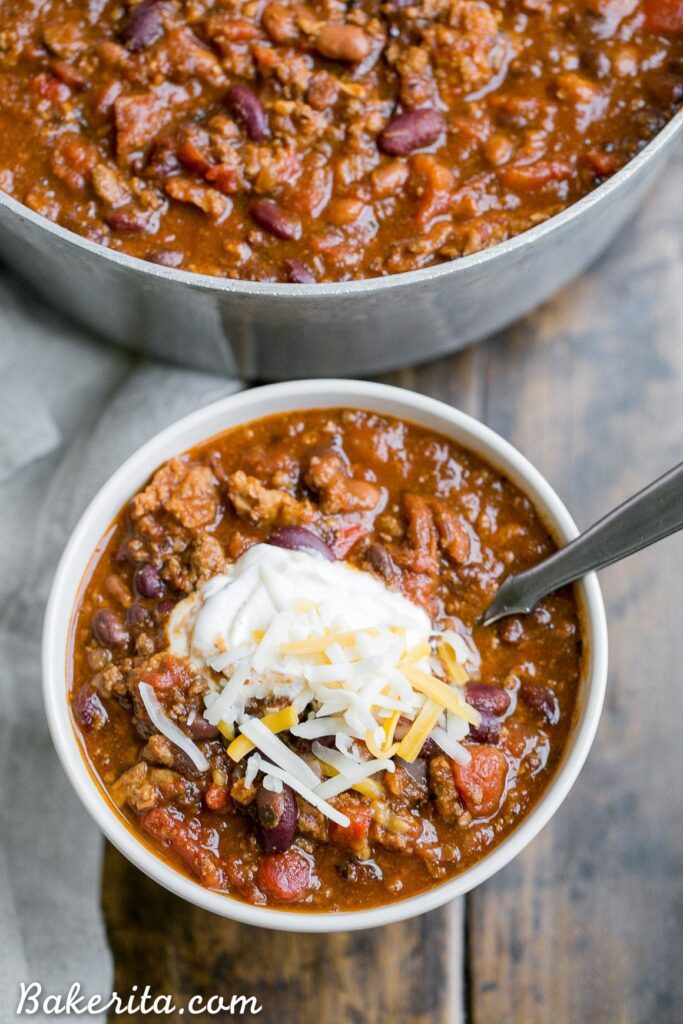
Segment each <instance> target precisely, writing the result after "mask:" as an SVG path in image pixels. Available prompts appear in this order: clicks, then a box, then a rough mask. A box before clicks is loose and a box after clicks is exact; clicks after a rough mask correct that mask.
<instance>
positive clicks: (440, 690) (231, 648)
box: [167, 544, 480, 801]
mask: <svg viewBox="0 0 683 1024" xmlns="http://www.w3.org/2000/svg"><path fill="white" fill-rule="evenodd" d="M304 595H305V596H304ZM458 628H459V632H456V631H455V629H454V628H446V629H444V630H441V631H434V630H433V628H432V624H431V623H430V621H429V617H428V616H427V614H426V613H425V612H424V610H423V609H422V608H420V607H419V606H417V605H416V604H414V603H412V602H411V601H409V600H408V599H407V598H406V597H404V596H403V595H401V594H399V593H397V592H395V591H391V590H389V588H387V587H386V586H385V584H384V583H382V582H381V581H380V580H378V579H377V578H376V577H374V576H372V574H370V573H366V572H363V571H362V570H359V569H356V568H354V567H352V566H351V565H348V564H347V563H345V562H342V561H336V562H327V561H325V560H324V559H321V558H318V557H314V556H312V555H311V554H310V553H307V552H303V551H289V550H285V549H282V548H276V547H272V546H271V545H268V544H256V545H254V546H253V547H252V548H250V549H249V550H248V551H247V552H245V553H244V554H243V555H242V556H241V557H240V558H239V559H238V560H237V562H235V563H234V564H233V565H231V566H228V567H227V568H226V570H225V572H224V573H222V574H220V575H218V576H215V577H213V578H212V579H211V580H209V581H208V582H207V583H206V584H204V586H203V587H202V588H201V589H200V590H199V591H197V592H196V593H194V594H191V595H190V596H189V597H187V598H186V599H185V600H184V601H181V602H179V604H178V605H176V607H175V608H174V610H173V612H172V614H171V617H170V619H169V623H168V626H167V629H168V633H169V643H170V648H171V650H172V652H173V653H175V654H177V655H178V656H180V657H183V658H187V660H188V661H189V663H190V666H191V668H192V670H193V671H194V672H196V673H197V674H198V675H200V676H203V678H204V679H205V681H206V685H207V691H206V695H205V710H204V715H205V717H206V719H207V721H209V722H211V723H212V724H213V725H216V726H217V727H218V729H219V731H220V732H221V734H222V735H223V736H224V737H225V739H226V740H227V741H228V743H227V744H226V746H227V752H228V754H229V756H230V758H231V759H233V760H234V761H240V760H241V759H243V758H245V757H246V756H247V755H251V756H250V758H249V761H248V764H249V766H250V768H251V770H256V766H257V765H258V764H259V763H260V761H259V760H258V759H257V758H255V754H254V752H257V753H258V758H261V759H263V758H267V759H268V761H269V762H272V763H273V764H274V765H275V766H276V768H278V769H279V770H280V771H281V772H286V773H287V775H288V778H289V777H291V778H296V779H298V782H299V783H300V784H301V785H303V786H306V787H307V789H308V790H310V791H311V792H313V791H314V790H315V791H316V792H317V791H318V787H319V786H323V787H325V788H323V789H322V794H323V795H325V794H327V795H332V794H333V793H341V792H344V790H346V789H351V788H355V789H356V790H357V791H359V792H362V793H364V795H366V796H368V797H370V799H372V800H374V801H376V800H381V799H382V797H383V795H384V788H383V786H382V785H381V782H380V781H379V780H378V779H376V778H373V776H374V775H376V774H379V773H381V772H383V771H391V770H393V767H394V760H393V759H394V758H395V757H397V756H401V757H403V758H404V759H405V760H408V761H411V760H414V759H415V758H416V757H417V756H418V755H419V752H420V750H421V748H422V746H423V744H424V742H425V740H426V739H427V738H429V737H430V736H432V737H433V738H434V739H436V740H437V742H439V745H440V746H441V747H442V749H444V750H445V751H447V752H448V754H449V756H452V757H455V758H456V759H462V758H463V756H466V751H465V748H464V747H462V746H461V744H460V741H461V740H462V739H464V738H465V737H466V736H467V733H468V730H469V727H470V725H477V724H479V721H480V716H479V714H478V712H477V711H476V710H475V709H474V708H472V707H471V706H470V705H469V704H467V703H466V700H465V692H464V690H463V689H462V687H463V686H464V684H465V683H466V682H467V681H468V679H469V677H470V676H472V677H473V678H475V679H477V678H479V665H480V658H479V653H478V651H477V648H476V645H475V644H474V641H473V639H472V637H471V634H469V633H468V632H467V630H465V629H463V628H462V626H460V625H459V627H458ZM274 698H275V699H280V698H285V699H286V701H287V705H288V706H287V707H286V708H284V709H283V710H282V711H277V712H272V713H270V714H267V715H265V716H264V717H263V718H262V719H258V718H254V717H251V716H249V715H247V713H246V709H247V707H249V706H250V704H251V702H253V701H258V702H261V701H263V702H265V703H267V702H269V701H272V700H273V699H274ZM300 719H301V721H300ZM399 723H400V725H399ZM397 733H398V737H397ZM278 736H281V737H282V738H278ZM294 737H300V738H302V739H308V740H312V741H316V740H318V739H322V738H324V737H333V738H334V741H335V745H336V747H337V750H336V751H332V752H331V753H330V748H328V747H321V746H320V745H319V744H315V743H314V749H315V750H316V754H315V758H316V760H315V762H314V761H312V760H310V759H309V760H310V763H309V762H308V761H307V758H308V757H309V756H308V755H306V757H305V758H303V757H300V756H299V754H298V753H297V752H296V749H293V748H296V744H295V743H292V742H291V741H292V740H293V739H294ZM282 739H284V740H285V742H282ZM365 759H367V760H365ZM330 760H331V763H328V762H330ZM313 769H315V771H313ZM258 770H259V771H261V772H262V774H263V775H265V774H267V772H266V770H265V769H258ZM321 772H322V773H323V774H324V775H325V776H327V778H326V781H325V782H321V781H320V779H319V777H318V776H319V775H320V773H321ZM277 779H278V776H273V777H272V780H270V779H269V782H268V785H271V784H274V785H277ZM280 781H282V780H280Z"/></svg>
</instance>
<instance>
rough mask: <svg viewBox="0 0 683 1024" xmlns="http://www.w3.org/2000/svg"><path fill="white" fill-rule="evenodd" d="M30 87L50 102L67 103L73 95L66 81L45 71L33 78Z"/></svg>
mask: <svg viewBox="0 0 683 1024" xmlns="http://www.w3.org/2000/svg"><path fill="white" fill-rule="evenodd" d="M29 88H30V89H31V91H32V92H34V93H36V94H37V95H38V96H41V97H42V98H43V99H45V100H47V101H48V102H49V103H65V102H66V101H67V100H68V98H69V96H71V89H70V88H69V86H68V85H66V83H65V82H60V81H59V79H57V78H54V77H53V76H52V75H47V74H45V72H44V71H41V72H40V73H39V74H37V75H35V76H34V77H33V78H32V79H31V82H30V85H29Z"/></svg>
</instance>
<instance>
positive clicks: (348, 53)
mask: <svg viewBox="0 0 683 1024" xmlns="http://www.w3.org/2000/svg"><path fill="white" fill-rule="evenodd" d="M315 48H316V50H317V51H318V53H321V54H322V55H323V57H328V58H329V59H330V60H343V61H347V62H348V63H349V64H360V62H361V61H362V60H365V58H366V57H367V55H368V54H369V53H370V50H371V49H372V40H371V39H370V36H369V35H368V34H367V32H364V31H363V29H362V28H359V27H358V25H345V24H344V23H342V22H335V21H332V22H328V23H327V25H323V27H322V28H321V29H320V31H319V32H318V35H317V36H316V39H315Z"/></svg>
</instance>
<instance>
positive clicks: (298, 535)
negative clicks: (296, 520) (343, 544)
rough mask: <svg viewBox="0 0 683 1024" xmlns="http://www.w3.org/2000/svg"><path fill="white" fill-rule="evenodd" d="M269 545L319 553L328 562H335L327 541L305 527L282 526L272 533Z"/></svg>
mask: <svg viewBox="0 0 683 1024" xmlns="http://www.w3.org/2000/svg"><path fill="white" fill-rule="evenodd" d="M268 543H269V544H274V545H275V547H276V548H285V549H286V550H287V551H306V550H310V551H317V552H318V554H319V555H322V556H323V558H326V559H327V561H328V562H334V561H335V557H334V554H333V552H332V549H331V548H330V547H328V545H327V544H326V543H325V541H324V540H321V538H320V537H318V536H317V535H316V534H315V533H312V532H311V530H307V529H306V528H305V527H304V526H281V527H280V528H279V529H278V530H275V531H274V532H273V533H271V535H270V537H269V538H268Z"/></svg>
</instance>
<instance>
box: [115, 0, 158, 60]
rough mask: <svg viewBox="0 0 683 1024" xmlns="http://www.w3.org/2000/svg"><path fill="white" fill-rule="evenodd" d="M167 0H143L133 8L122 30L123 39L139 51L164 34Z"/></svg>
mask: <svg viewBox="0 0 683 1024" xmlns="http://www.w3.org/2000/svg"><path fill="white" fill-rule="evenodd" d="M165 10H166V3H165V0H142V3H141V4H138V6H137V7H136V8H135V9H134V10H133V12H132V14H131V15H130V17H129V18H128V20H127V21H126V24H125V25H124V27H123V29H122V31H121V41H122V42H124V43H125V44H126V46H127V47H128V49H129V50H132V51H133V53H137V51H138V50H144V49H145V48H146V47H147V46H151V45H152V43H156V41H157V39H160V38H161V36H162V35H163V34H164V12H165Z"/></svg>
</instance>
